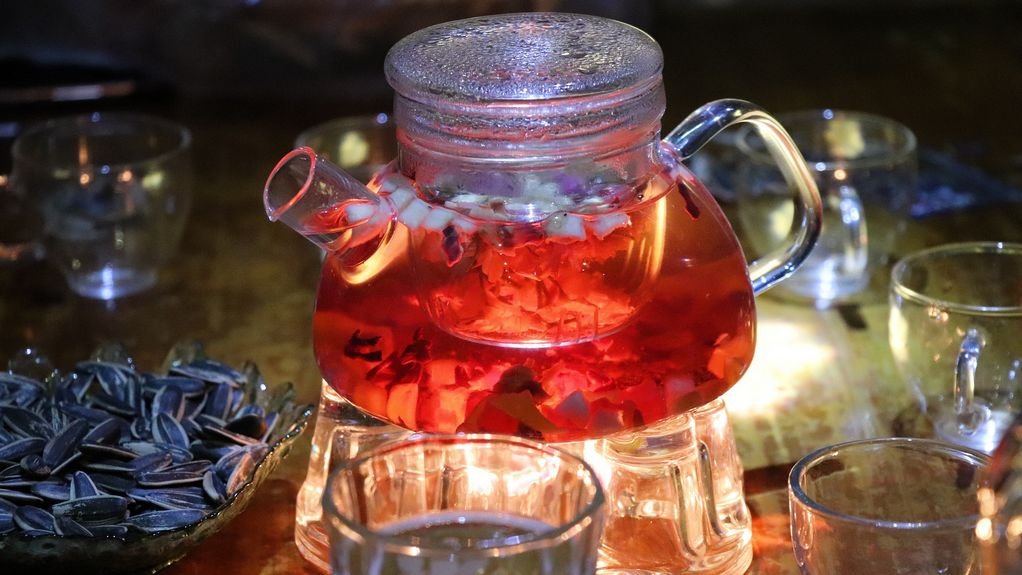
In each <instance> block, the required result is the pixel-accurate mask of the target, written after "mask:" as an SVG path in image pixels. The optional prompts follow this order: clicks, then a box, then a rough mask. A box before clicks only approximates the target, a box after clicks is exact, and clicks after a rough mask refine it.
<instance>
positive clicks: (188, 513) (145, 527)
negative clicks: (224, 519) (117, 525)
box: [124, 509, 205, 533]
mask: <svg viewBox="0 0 1022 575" xmlns="http://www.w3.org/2000/svg"><path fill="white" fill-rule="evenodd" d="M204 516H205V512H204V511H200V510H198V509H175V510H172V511H171V510H166V511H150V512H148V513H142V514H140V515H134V516H132V517H129V518H127V519H125V520H124V523H125V524H126V525H130V526H131V527H134V528H136V529H139V530H141V531H145V532H146V533H158V532H160V531H170V530H172V529H177V528H178V527H184V526H186V525H190V524H192V523H195V522H196V521H199V520H201V519H202V518H203V517H204Z"/></svg>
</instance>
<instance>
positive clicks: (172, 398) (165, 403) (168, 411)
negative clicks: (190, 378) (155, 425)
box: [150, 386, 185, 420]
mask: <svg viewBox="0 0 1022 575" xmlns="http://www.w3.org/2000/svg"><path fill="white" fill-rule="evenodd" d="M184 410H185V397H184V394H182V393H181V390H180V389H178V388H176V387H173V386H168V387H162V388H160V390H159V391H158V392H156V396H155V397H153V407H152V413H151V414H150V417H152V419H153V420H155V419H156V416H157V415H160V414H163V415H169V416H170V417H172V418H174V419H176V420H180V419H181V418H182V417H183V416H184Z"/></svg>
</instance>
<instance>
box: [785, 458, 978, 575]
mask: <svg viewBox="0 0 1022 575" xmlns="http://www.w3.org/2000/svg"><path fill="white" fill-rule="evenodd" d="M987 463H988V458H987V457H986V456H985V455H983V454H981V453H979V452H976V451H973V450H970V449H968V448H963V447H957V446H954V445H951V444H948V443H944V442H939V441H933V440H928V439H904V438H883V439H871V440H862V441H853V442H849V443H842V444H838V445H834V446H830V447H825V448H822V449H820V450H818V451H815V452H813V453H811V454H809V455H807V456H806V457H804V458H803V459H801V460H800V461H799V462H798V463H796V464H795V466H794V467H793V468H792V470H791V474H790V476H789V482H788V498H789V503H790V508H791V538H792V545H793V548H794V551H795V559H796V562H797V563H798V565H799V569H800V570H801V572H802V573H804V574H806V575H830V574H837V573H946V574H948V575H965V574H967V573H975V572H976V571H975V569H976V565H977V564H978V558H977V556H976V553H975V546H974V541H973V531H974V529H975V526H976V522H977V520H978V518H979V507H978V503H977V500H976V496H977V491H978V489H979V487H980V478H981V471H982V469H983V468H984V467H985V466H986V465H987Z"/></svg>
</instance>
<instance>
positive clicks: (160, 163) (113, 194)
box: [11, 113, 192, 299]
mask: <svg viewBox="0 0 1022 575" xmlns="http://www.w3.org/2000/svg"><path fill="white" fill-rule="evenodd" d="M190 148H191V134H190V133H189V131H188V130H187V129H186V128H184V127H182V126H179V125H177V124H174V123H171V122H168V121H166V120H162V119H159V118H154V117H149V116H143V115H136V114H106V113H103V114H100V113H94V114H91V115H87V116H77V117H70V118H60V119H56V120H51V121H48V122H45V123H43V124H40V125H37V126H34V127H32V128H29V129H28V130H26V131H25V132H24V133H22V134H21V135H20V136H19V137H18V139H17V140H16V141H15V142H14V146H13V149H12V153H13V170H12V174H11V186H12V187H13V188H14V189H15V191H16V193H17V194H18V195H20V196H21V197H23V198H26V199H27V200H28V201H29V202H30V203H31V204H32V205H34V206H35V207H36V208H37V209H38V210H39V213H40V214H41V215H42V220H43V228H44V235H45V246H46V252H47V257H48V258H49V259H50V260H51V261H52V262H53V263H54V264H56V265H57V267H59V268H60V270H61V271H62V272H63V273H64V275H65V277H66V278H67V281H68V284H69V285H70V286H71V289H72V290H74V291H75V292H76V293H78V294H80V295H83V296H85V297H91V298H99V299H111V298H116V297H121V296H126V295H130V294H134V293H137V292H140V291H142V290H145V289H147V288H149V287H151V286H152V285H153V284H154V283H155V282H156V278H157V271H158V269H159V267H160V265H162V264H164V263H166V262H167V260H168V259H169V258H170V256H171V255H173V254H174V252H175V251H176V249H177V246H178V244H179V243H180V239H181V235H182V232H183V230H184V225H185V220H186V218H187V214H188V210H189V204H190V197H191V187H192V167H191V158H190Z"/></svg>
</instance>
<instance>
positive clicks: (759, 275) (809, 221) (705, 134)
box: [664, 99, 823, 294]
mask: <svg viewBox="0 0 1022 575" xmlns="http://www.w3.org/2000/svg"><path fill="white" fill-rule="evenodd" d="M742 123H749V124H752V126H753V127H755V128H756V131H757V132H759V135H760V137H762V138H763V141H764V142H766V146H767V149H768V150H769V151H770V155H771V156H773V158H774V160H775V161H776V162H777V164H778V166H779V167H780V169H781V173H782V174H784V179H785V180H786V181H787V182H788V185H789V186H791V187H793V188H795V190H796V191H797V193H796V196H795V217H794V219H793V220H792V224H791V230H790V231H789V232H788V237H787V241H786V242H785V244H784V245H783V246H781V247H779V248H777V249H775V250H774V251H772V252H770V253H768V254H765V255H764V256H762V257H760V258H759V259H757V260H755V261H753V262H751V263H750V264H749V279H750V280H751V281H752V291H753V293H754V294H760V293H762V292H764V291H766V290H767V289H769V288H771V287H773V286H774V285H775V284H776V283H777V282H780V281H781V280H783V279H785V278H787V277H788V276H790V275H791V274H793V273H795V270H796V269H798V267H799V266H800V265H802V262H803V261H804V260H805V259H806V257H807V256H808V255H809V252H810V251H811V250H812V248H813V246H814V245H815V244H816V240H817V238H818V237H819V235H820V227H821V226H822V222H823V205H822V203H821V201H820V192H819V191H818V190H817V188H816V182H815V181H814V180H813V176H812V174H810V172H809V169H808V168H807V167H806V164H805V160H804V159H803V158H802V154H801V153H800V152H799V151H798V148H797V147H796V146H795V143H794V142H793V141H792V140H791V136H789V135H788V133H787V132H786V131H784V128H783V127H781V124H780V123H779V122H778V121H777V120H775V119H774V118H773V117H772V116H770V115H769V114H767V113H766V112H765V111H764V110H763V109H762V108H760V107H759V106H757V105H756V104H753V103H752V102H746V101H745V100H735V99H726V100H716V101H713V102H710V103H708V104H705V105H703V106H702V107H700V108H698V109H697V110H695V111H694V112H692V113H691V114H689V116H688V117H687V118H685V119H684V120H682V122H681V123H680V124H678V126H677V127H676V128H674V129H673V130H671V132H670V133H669V134H668V135H667V137H666V138H664V142H665V143H667V144H669V145H670V146H671V147H672V148H674V150H675V151H676V152H677V153H678V156H679V157H680V158H681V159H682V160H686V159H688V158H689V157H691V156H692V155H693V154H695V153H696V152H697V151H699V149H700V148H702V147H703V146H704V145H706V143H707V142H709V141H710V140H711V139H713V137H714V136H716V135H717V134H719V133H720V132H722V131H723V130H724V129H726V128H729V127H731V126H734V125H736V124H742Z"/></svg>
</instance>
